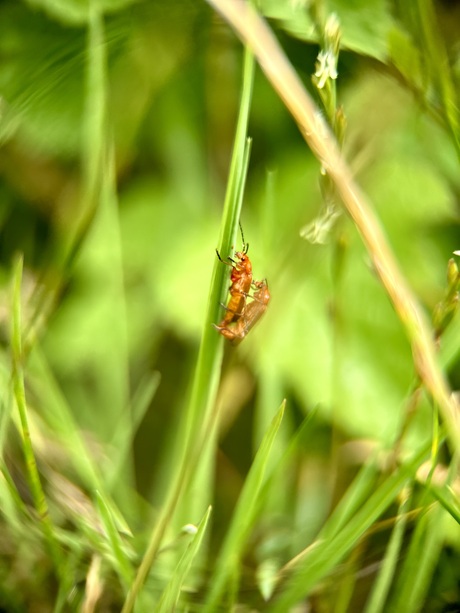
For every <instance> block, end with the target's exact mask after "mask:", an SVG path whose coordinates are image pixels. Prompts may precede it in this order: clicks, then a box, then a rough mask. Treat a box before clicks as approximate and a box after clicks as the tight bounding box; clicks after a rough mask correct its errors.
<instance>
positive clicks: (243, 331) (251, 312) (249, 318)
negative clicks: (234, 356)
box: [214, 279, 271, 345]
mask: <svg viewBox="0 0 460 613" xmlns="http://www.w3.org/2000/svg"><path fill="white" fill-rule="evenodd" d="M253 285H254V287H255V288H257V291H256V292H254V295H253V296H252V301H251V302H247V303H246V304H245V306H244V308H243V310H242V312H241V315H240V317H239V319H238V321H237V322H236V323H235V324H234V325H233V326H232V327H229V326H228V325H225V326H223V325H222V324H220V325H218V326H216V325H214V327H215V328H216V329H217V330H218V331H219V332H220V333H221V334H222V336H225V338H227V339H228V340H229V341H230V342H231V343H232V345H238V344H239V343H241V341H242V340H243V339H244V338H245V337H246V335H247V334H249V332H250V331H251V330H252V328H253V327H254V326H255V325H256V323H257V322H258V321H259V320H260V318H261V317H262V315H263V314H264V313H265V311H266V310H267V306H268V303H269V302H270V298H271V296H270V292H269V291H268V283H267V280H266V279H265V280H264V281H254V283H253ZM246 296H247V295H246Z"/></svg>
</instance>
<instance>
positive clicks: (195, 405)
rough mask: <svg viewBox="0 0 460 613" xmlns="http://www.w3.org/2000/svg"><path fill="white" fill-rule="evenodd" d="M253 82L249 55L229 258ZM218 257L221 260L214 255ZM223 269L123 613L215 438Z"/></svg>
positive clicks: (231, 194)
mask: <svg viewBox="0 0 460 613" xmlns="http://www.w3.org/2000/svg"><path fill="white" fill-rule="evenodd" d="M253 79H254V58H253V57H252V54H250V53H249V52H246V53H245V59H244V67H243V87H242V96H241V104H240V111H239V116H238V123H237V128H236V135H235V142H234V147H233V154H232V161H231V167H230V175H229V180H228V184H227V193H226V197H225V207H224V215H223V229H222V233H221V240H220V243H219V245H220V247H221V249H222V251H223V253H226V252H227V251H228V249H229V248H230V245H231V243H232V237H235V236H236V232H237V229H238V220H239V216H240V210H241V204H242V193H241V190H242V188H243V186H244V182H245V174H246V171H247V163H248V158H249V146H248V143H247V124H248V117H249V109H250V104H251V98H252V86H253ZM210 257H211V254H210ZM212 257H215V256H214V255H212ZM223 268H224V267H223V266H222V265H221V264H220V262H218V260H217V258H215V263H214V271H213V275H212V279H211V288H210V294H209V301H208V307H207V313H206V317H205V322H204V330H203V334H202V338H201V345H200V350H199V353H198V360H197V366H196V369H195V375H194V379H193V384H192V393H191V399H190V403H189V406H188V411H187V416H186V423H187V426H186V433H185V437H184V444H183V449H184V451H183V456H182V459H181V460H180V462H179V464H178V468H177V472H176V476H175V477H174V478H173V479H172V483H171V487H170V489H169V492H168V494H167V498H166V500H165V502H164V504H163V506H162V508H161V511H160V514H159V516H158V517H157V518H156V523H155V527H154V529H153V531H152V534H151V536H150V540H149V544H148V546H147V549H146V552H145V555H144V557H143V559H142V562H141V564H140V566H139V569H138V572H137V575H136V578H135V580H134V582H133V584H132V586H131V590H130V591H129V593H128V596H127V598H126V601H125V604H124V606H123V613H128V612H130V611H132V609H133V607H134V604H135V602H136V599H137V596H138V594H139V592H140V590H141V589H142V586H143V584H144V582H145V579H146V577H147V575H148V573H149V571H150V568H151V566H152V564H153V561H154V559H155V557H156V555H157V553H158V549H159V548H160V546H161V542H162V539H163V537H164V534H165V532H166V528H167V526H168V524H169V523H170V521H171V518H172V517H173V515H174V512H175V511H176V509H177V506H178V504H179V502H180V500H181V497H182V496H183V495H184V493H185V491H186V489H187V485H188V484H189V482H190V479H191V478H192V475H193V471H194V470H195V468H196V466H197V464H198V461H199V460H200V455H201V452H202V448H203V445H204V444H205V442H206V440H207V439H208V438H209V437H210V433H211V432H212V430H213V416H212V415H211V412H212V408H213V406H214V405H215V399H216V395H217V388H218V383H219V377H220V365H221V362H222V356H223V339H222V337H221V336H220V335H219V334H217V332H216V330H214V329H213V327H212V323H213V322H215V321H218V315H219V308H220V307H219V302H220V300H221V299H222V297H223V294H224V289H225V282H224V275H225V272H226V271H224V270H222V269H223ZM203 424H204V426H203Z"/></svg>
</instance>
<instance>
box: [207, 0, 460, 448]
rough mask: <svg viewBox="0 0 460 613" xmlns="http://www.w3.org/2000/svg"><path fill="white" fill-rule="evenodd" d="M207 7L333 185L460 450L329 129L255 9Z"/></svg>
mask: <svg viewBox="0 0 460 613" xmlns="http://www.w3.org/2000/svg"><path fill="white" fill-rule="evenodd" d="M208 2H209V4H211V5H212V6H213V7H214V8H215V9H216V10H217V11H218V12H220V13H221V14H222V15H223V16H224V18H225V19H226V20H227V21H228V22H229V23H230V25H231V26H232V28H233V29H234V30H235V32H236V33H237V34H238V36H239V37H240V38H241V39H242V40H243V41H244V42H245V43H246V44H247V45H248V46H249V48H250V49H251V50H252V52H253V53H254V55H255V57H256V59H257V61H258V62H259V64H260V66H261V68H262V70H263V71H264V72H265V75H266V76H267V78H268V80H269V81H270V83H271V84H272V86H273V87H274V89H275V90H276V91H277V92H278V94H279V96H280V97H281V98H282V100H283V101H284V104H285V105H286V107H287V108H288V110H289V111H290V112H291V114H292V116H293V117H294V119H295V120H296V122H297V124H298V126H299V129H300V131H301V133H302V135H303V137H304V138H305V140H306V142H307V144H308V145H309V146H310V148H311V150H312V151H313V153H314V154H315V156H316V157H317V158H318V160H319V161H320V163H321V165H322V166H323V167H324V169H325V170H326V172H327V173H328V174H329V176H330V177H331V179H332V180H333V181H334V183H335V185H336V187H337V190H338V192H339V194H340V196H341V198H342V201H343V203H344V205H345V207H346V208H347V210H348V212H349V214H350V215H351V217H352V218H353V220H354V222H355V224H356V226H357V228H358V230H359V232H360V233H361V236H362V238H363V241H364V243H365V245H366V248H367V249H368V251H369V254H370V256H371V257H372V260H373V262H374V266H375V269H376V271H377V273H378V275H379V277H380V279H381V281H382V283H383V285H384V287H385V288H386V290H387V292H388V294H389V296H390V298H391V300H392V302H393V305H394V307H395V309H396V312H397V314H398V316H399V318H400V320H401V322H402V324H403V325H404V327H405V329H406V332H407V335H408V337H409V340H410V343H411V346H412V352H413V357H414V363H415V366H416V369H417V371H418V374H419V376H420V378H421V379H422V381H423V383H424V384H425V386H426V388H427V390H428V391H429V392H430V394H431V395H432V397H433V399H434V400H435V402H436V403H437V404H438V405H439V407H440V410H441V413H442V416H443V418H444V421H445V424H446V426H447V429H448V435H449V438H450V440H451V442H452V444H453V445H454V447H455V448H457V449H458V450H460V424H459V419H458V412H457V407H456V403H455V400H454V397H453V396H452V394H451V392H450V390H449V388H448V385H447V383H446V381H445V379H444V377H443V375H442V373H441V371H440V369H439V367H438V365H437V362H436V358H435V346H434V343H433V339H432V332H431V330H430V326H429V325H428V323H427V321H426V318H425V316H424V313H423V312H422V310H421V308H420V306H419V305H418V303H417V300H416V298H415V297H414V295H413V294H412V291H411V290H410V288H409V286H408V284H407V283H406V280H405V278H404V277H403V275H402V274H401V272H400V271H399V268H398V264H397V262H396V259H395V258H394V256H393V253H392V251H391V249H390V248H389V246H388V243H387V240H386V238H385V236H384V234H383V232H382V229H381V227H380V224H379V222H378V221H377V218H376V216H375V215H374V213H373V212H372V209H371V207H370V205H369V202H368V200H367V198H366V197H365V196H364V194H363V193H362V191H361V190H360V189H359V187H358V186H357V184H356V183H355V182H354V180H353V177H352V173H351V171H350V169H349V168H348V166H347V164H346V163H345V161H344V159H343V158H342V156H341V154H340V152H339V148H338V146H337V142H336V140H335V138H334V136H333V134H332V132H331V130H330V129H329V127H328V125H327V124H326V122H325V120H324V119H323V117H322V115H321V113H320V111H319V109H318V108H317V107H316V106H315V104H314V103H313V101H312V99H311V98H310V96H309V94H308V92H307V91H306V89H305V88H304V86H303V84H302V82H301V81H300V79H299V77H298V75H297V73H296V72H295V70H294V69H293V67H292V66H291V64H290V63H289V60H288V59H287V57H286V56H285V54H284V52H283V50H282V49H281V47H280V45H279V44H278V42H277V40H276V38H275V36H274V34H273V33H272V31H271V30H270V28H269V27H268V25H267V24H266V22H265V21H264V19H263V18H262V17H261V16H260V15H259V14H258V13H257V12H256V10H255V9H254V8H253V7H252V6H251V5H250V4H247V3H246V2H244V1H243V0H208Z"/></svg>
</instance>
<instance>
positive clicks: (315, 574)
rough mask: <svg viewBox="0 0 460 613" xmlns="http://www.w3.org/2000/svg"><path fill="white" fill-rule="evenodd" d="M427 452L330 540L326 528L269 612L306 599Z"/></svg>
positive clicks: (386, 483) (385, 484) (280, 612)
mask: <svg viewBox="0 0 460 613" xmlns="http://www.w3.org/2000/svg"><path fill="white" fill-rule="evenodd" d="M428 454H429V450H428V449H427V448H424V449H423V450H421V451H420V452H419V453H417V454H416V455H415V457H414V458H413V459H412V460H411V461H410V462H408V463H406V464H404V465H403V466H401V467H400V469H399V470H398V471H397V472H395V473H394V474H392V475H391V476H390V477H388V478H387V479H386V480H385V481H384V482H383V483H382V484H381V485H380V486H379V487H378V488H377V490H376V491H375V492H374V493H373V494H372V495H371V496H370V497H369V498H368V500H367V501H366V502H365V503H364V504H363V505H362V507H361V508H360V509H359V510H358V511H357V512H356V513H355V514H354V516H353V517H351V518H350V519H349V521H348V522H347V524H346V525H344V526H343V527H342V529H341V530H340V531H339V532H338V533H335V534H334V535H333V536H332V537H327V536H324V535H327V534H328V533H329V531H328V526H327V525H326V526H325V528H324V530H323V532H322V533H321V534H320V537H319V538H318V540H317V542H316V543H315V544H314V546H313V547H311V548H309V550H308V552H307V554H306V555H305V556H297V559H298V560H299V562H298V564H297V565H296V567H295V570H294V572H293V574H292V576H290V577H289V579H288V580H287V581H286V583H285V585H284V586H283V588H282V589H281V590H280V592H279V595H278V598H276V599H275V602H274V603H273V606H272V609H271V611H273V612H275V613H283V612H284V611H288V610H289V608H290V607H292V606H294V605H295V604H296V603H297V602H298V601H300V600H301V599H302V598H304V597H305V596H307V595H308V594H309V593H310V591H311V589H312V588H313V587H314V586H315V585H316V584H317V583H318V582H319V581H320V580H321V579H322V578H323V577H325V576H326V575H327V574H328V573H330V572H331V571H332V569H333V568H334V567H335V565H336V564H337V563H338V562H339V561H340V560H341V559H343V557H344V556H345V555H346V554H347V553H348V552H349V551H350V550H351V549H352V548H353V547H354V546H355V545H356V544H357V543H358V541H359V539H360V538H361V537H362V536H363V535H364V533H365V532H366V530H368V529H369V528H370V527H371V526H372V524H373V523H374V522H375V521H376V520H377V519H378V518H379V517H380V515H381V514H382V513H383V512H384V511H385V509H387V508H388V506H389V505H390V504H391V503H392V502H393V501H394V499H395V497H396V496H397V495H398V493H399V492H400V491H401V489H402V487H404V484H405V483H406V481H407V479H408V478H410V477H412V476H413V475H414V474H415V472H416V470H417V468H418V467H419V466H420V464H421V463H422V462H423V460H425V459H426V457H427V455H428Z"/></svg>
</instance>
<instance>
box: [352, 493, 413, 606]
mask: <svg viewBox="0 0 460 613" xmlns="http://www.w3.org/2000/svg"><path fill="white" fill-rule="evenodd" d="M411 500H412V498H411V497H410V496H408V497H407V498H406V499H405V500H403V502H402V503H401V505H400V507H399V510H398V515H397V517H396V523H395V526H394V528H393V531H392V533H391V537H390V541H389V543H388V547H387V549H386V552H385V556H384V558H383V561H382V567H381V569H380V572H379V575H378V577H377V579H376V581H375V583H374V585H373V586H372V591H371V594H370V596H369V599H368V601H367V603H366V608H365V609H364V613H380V611H384V610H385V609H384V607H385V602H386V599H387V598H388V593H389V591H390V587H391V582H392V580H393V577H394V575H395V572H396V566H397V564H398V560H399V556H400V553H401V546H402V542H403V537H404V532H405V529H406V525H407V519H408V517H409V516H408V511H409V510H410V504H411Z"/></svg>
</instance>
